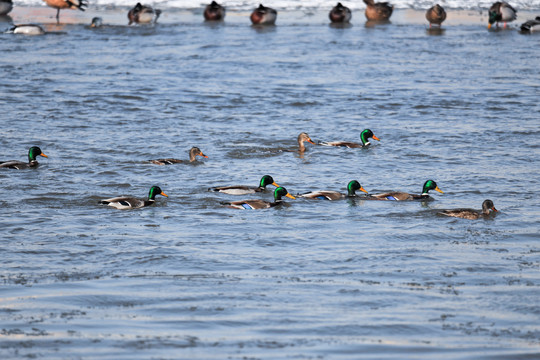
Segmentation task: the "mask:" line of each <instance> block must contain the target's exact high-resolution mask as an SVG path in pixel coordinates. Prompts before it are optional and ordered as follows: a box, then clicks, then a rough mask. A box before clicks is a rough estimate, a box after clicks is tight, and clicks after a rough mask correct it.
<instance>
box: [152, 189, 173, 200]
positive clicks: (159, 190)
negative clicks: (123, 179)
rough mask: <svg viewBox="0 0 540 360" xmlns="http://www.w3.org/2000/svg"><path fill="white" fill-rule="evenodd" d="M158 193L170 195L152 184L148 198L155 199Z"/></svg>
mask: <svg viewBox="0 0 540 360" xmlns="http://www.w3.org/2000/svg"><path fill="white" fill-rule="evenodd" d="M156 195H162V196H165V197H169V195H167V194H165V193H164V192H163V191H162V190H161V188H160V187H159V186H152V187H151V188H150V192H149V193H148V200H155V199H156Z"/></svg>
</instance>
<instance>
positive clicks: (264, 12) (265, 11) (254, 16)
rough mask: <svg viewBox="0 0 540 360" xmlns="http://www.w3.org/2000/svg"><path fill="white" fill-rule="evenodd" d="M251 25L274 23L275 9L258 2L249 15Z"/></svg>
mask: <svg viewBox="0 0 540 360" xmlns="http://www.w3.org/2000/svg"><path fill="white" fill-rule="evenodd" d="M249 18H250V19H251V22H252V23H253V25H274V24H275V23H276V18H277V11H276V10H274V9H272V8H269V7H266V6H263V4H259V7H258V8H256V9H255V10H253V12H252V13H251V16H250V17H249Z"/></svg>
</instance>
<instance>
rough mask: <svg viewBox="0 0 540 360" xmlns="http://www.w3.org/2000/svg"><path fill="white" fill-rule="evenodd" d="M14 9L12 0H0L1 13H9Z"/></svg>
mask: <svg viewBox="0 0 540 360" xmlns="http://www.w3.org/2000/svg"><path fill="white" fill-rule="evenodd" d="M12 9H13V2H12V1H11V0H0V15H7V14H8V13H9V12H10V11H11V10H12Z"/></svg>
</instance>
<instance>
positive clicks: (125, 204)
mask: <svg viewBox="0 0 540 360" xmlns="http://www.w3.org/2000/svg"><path fill="white" fill-rule="evenodd" d="M156 195H163V196H166V197H168V196H169V195H167V194H165V193H164V192H163V191H162V190H161V188H160V187H159V186H152V187H151V188H150V192H149V193H148V199H147V200H145V199H137V198H135V197H131V196H118V197H114V198H110V199H105V200H101V201H100V202H99V203H100V204H102V205H108V206H112V207H113V208H116V209H119V210H125V209H138V208H142V207H146V206H150V205H153V204H154V203H155V202H156Z"/></svg>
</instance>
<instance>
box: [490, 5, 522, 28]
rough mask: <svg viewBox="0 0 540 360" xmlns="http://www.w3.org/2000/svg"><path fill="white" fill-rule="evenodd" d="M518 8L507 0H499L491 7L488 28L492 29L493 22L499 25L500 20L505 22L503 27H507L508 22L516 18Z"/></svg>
mask: <svg viewBox="0 0 540 360" xmlns="http://www.w3.org/2000/svg"><path fill="white" fill-rule="evenodd" d="M516 13H517V10H516V9H514V8H513V7H512V6H510V4H508V3H507V2H505V1H497V2H495V3H493V5H491V7H490V8H489V13H488V14H489V20H488V21H489V24H488V29H491V26H492V25H493V23H496V25H497V27H498V26H499V23H500V22H503V23H504V25H503V28H506V23H507V22H510V21H514V20H516V17H517V15H516Z"/></svg>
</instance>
